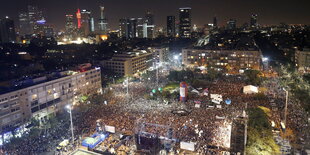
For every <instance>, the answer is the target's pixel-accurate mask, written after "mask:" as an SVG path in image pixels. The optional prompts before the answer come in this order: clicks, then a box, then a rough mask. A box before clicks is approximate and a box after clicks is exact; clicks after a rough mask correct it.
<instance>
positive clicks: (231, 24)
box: [227, 19, 237, 30]
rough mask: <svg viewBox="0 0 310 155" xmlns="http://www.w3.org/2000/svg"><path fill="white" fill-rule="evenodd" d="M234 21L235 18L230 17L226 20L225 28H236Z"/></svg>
mask: <svg viewBox="0 0 310 155" xmlns="http://www.w3.org/2000/svg"><path fill="white" fill-rule="evenodd" d="M236 23H237V21H236V20H235V19H230V20H229V21H228V22H227V29H228V30H234V29H236Z"/></svg>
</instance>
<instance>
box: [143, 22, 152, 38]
mask: <svg viewBox="0 0 310 155" xmlns="http://www.w3.org/2000/svg"><path fill="white" fill-rule="evenodd" d="M154 33H155V26H154V25H148V24H147V23H144V24H143V38H150V39H152V38H154Z"/></svg>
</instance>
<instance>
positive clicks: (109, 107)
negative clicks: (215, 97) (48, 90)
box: [5, 76, 304, 154]
mask: <svg viewBox="0 0 310 155" xmlns="http://www.w3.org/2000/svg"><path fill="white" fill-rule="evenodd" d="M243 81H244V79H242V78H240V77H238V76H228V77H226V78H222V79H217V80H215V81H214V82H209V83H208V84H206V85H204V86H202V87H203V88H202V90H204V89H205V88H208V90H209V92H208V96H205V95H201V94H197V95H191V98H189V99H188V100H187V102H186V103H181V102H177V101H176V100H175V99H170V100H171V104H164V103H162V102H160V101H159V100H149V99H146V98H145V97H144V96H145V94H149V92H150V91H151V90H150V88H148V87H145V83H143V82H142V83H141V82H131V83H130V84H129V92H128V94H127V91H126V89H127V88H126V85H124V84H118V85H113V86H111V87H110V88H106V90H105V91H112V92H113V93H112V95H110V96H109V97H108V98H106V99H107V102H108V104H92V105H89V106H88V107H87V108H84V107H77V108H76V109H74V113H73V118H74V132H75V134H76V135H77V136H79V135H81V136H89V135H91V134H92V133H94V132H95V130H96V121H97V120H98V119H101V120H102V121H103V122H104V124H106V125H110V126H114V127H115V128H116V131H117V132H120V133H123V134H127V135H134V134H137V133H139V132H140V131H144V132H148V133H152V134H155V135H157V136H162V137H167V131H168V130H167V129H168V128H172V129H173V136H172V137H173V138H174V139H177V141H185V142H195V143H196V148H197V152H199V153H200V154H207V153H210V152H212V151H218V150H220V151H225V150H228V149H229V147H230V143H231V141H230V134H231V132H232V131H231V130H232V123H233V121H234V118H237V117H240V116H243V114H244V110H245V109H246V108H251V107H257V106H258V105H260V106H266V107H268V108H272V106H271V105H270V100H274V102H275V103H276V104H282V103H283V102H284V99H283V98H284V96H283V95H279V96H276V97H275V95H274V94H278V93H279V94H281V93H280V92H279V89H280V88H278V86H277V85H276V84H275V82H276V81H274V82H273V83H272V84H270V86H269V85H267V86H269V87H268V89H269V91H268V92H266V95H267V97H263V98H258V97H257V95H247V94H244V93H243V92H242V88H243V87H244V86H245V85H246V84H245V83H244V82H243ZM210 94H220V95H222V96H223V99H224V100H225V99H230V100H231V104H229V105H226V104H225V103H224V102H222V103H221V107H216V106H214V105H216V104H214V103H212V102H211V101H210V98H209V95H210ZM112 101H113V102H112ZM196 101H199V102H200V104H201V106H200V107H195V104H196ZM111 103H113V104H111ZM207 105H213V106H212V107H213V108H211V109H210V108H206V107H207ZM277 106H279V105H277ZM290 106H292V105H290ZM280 107H281V106H280ZM178 109H186V110H187V111H189V113H188V114H187V115H184V116H180V115H177V114H174V113H172V112H171V111H173V110H178ZM280 110H281V109H280ZM288 118H289V119H288V126H290V127H292V128H293V127H294V129H295V130H297V131H300V130H303V129H304V124H303V123H297V122H296V120H297V121H301V119H302V116H301V114H300V113H299V110H298V109H296V108H291V110H290V111H289V117H288ZM271 119H272V120H274V121H275V122H276V123H277V124H279V122H280V120H281V119H282V118H281V116H280V111H279V112H278V113H272V116H271ZM147 123H152V124H158V125H162V126H165V127H156V126H147V125H146V124H147ZM141 126H143V128H142V127H141ZM68 129H69V122H68V121H66V122H60V123H59V125H57V128H55V129H53V130H51V131H48V132H47V134H43V133H42V134H40V136H38V137H35V138H33V137H25V138H24V139H23V141H22V142H21V145H18V146H14V147H10V148H6V150H5V151H7V152H9V153H10V154H20V153H21V152H23V153H25V152H26V153H28V154H33V153H34V152H36V153H38V152H48V151H51V150H53V149H54V148H55V146H56V145H57V144H56V143H54V141H53V140H55V139H57V140H58V141H59V139H64V138H67V137H65V136H66V135H68V136H69V135H70V133H69V131H68ZM210 148H211V149H210ZM177 151H179V150H177Z"/></svg>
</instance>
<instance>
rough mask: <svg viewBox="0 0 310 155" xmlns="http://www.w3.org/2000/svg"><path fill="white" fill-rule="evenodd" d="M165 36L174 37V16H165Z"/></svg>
mask: <svg viewBox="0 0 310 155" xmlns="http://www.w3.org/2000/svg"><path fill="white" fill-rule="evenodd" d="M167 36H168V37H175V16H167Z"/></svg>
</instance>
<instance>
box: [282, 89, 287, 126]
mask: <svg viewBox="0 0 310 155" xmlns="http://www.w3.org/2000/svg"><path fill="white" fill-rule="evenodd" d="M283 90H284V91H285V94H286V97H285V108H284V125H285V127H286V128H287V125H286V115H287V102H288V91H287V90H286V89H285V88H283ZM284 132H286V130H285V131H284Z"/></svg>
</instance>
